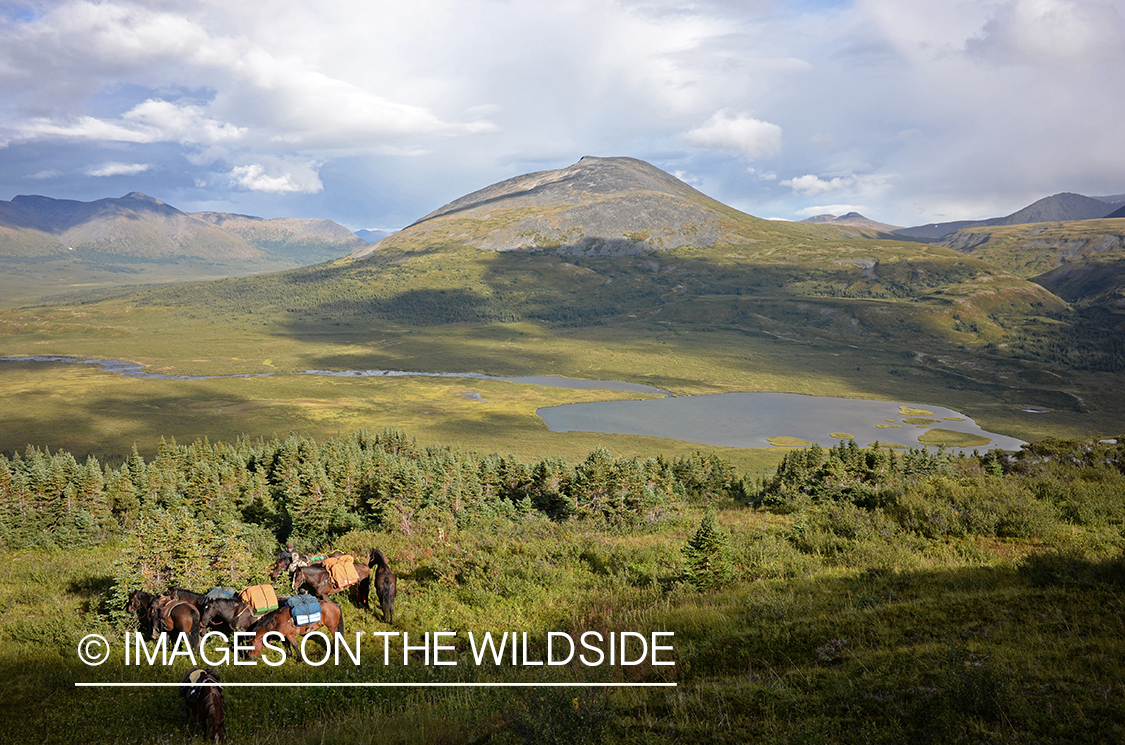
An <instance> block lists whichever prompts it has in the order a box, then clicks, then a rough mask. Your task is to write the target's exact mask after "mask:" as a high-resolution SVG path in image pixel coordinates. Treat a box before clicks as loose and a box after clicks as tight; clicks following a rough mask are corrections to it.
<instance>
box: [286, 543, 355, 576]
mask: <svg viewBox="0 0 1125 745" xmlns="http://www.w3.org/2000/svg"><path fill="white" fill-rule="evenodd" d="M343 555H344V552H343V551H333V552H332V553H330V554H327V555H325V556H324V557H323V558H321V559H319V560H317V561H314V562H311V563H310V562H306V563H305V564H302V566H314V567H317V566H323V565H324V559H329V558H332V557H335V556H343ZM296 557H297V552H296V551H294V550H293V549H291V548H287V549H285V550H284V551H282V552H281V554H280V555H279V556H278V557H277V563H276V564H274V565H273V570H272V571H270V581H271V582H273V581H275V580H276V579H277V578H278V577H280V576H281V573H282V572H284V571H285V570H286V569H288V568H289V565H290V564H292V563H293V559H294V558H296ZM306 558H307V557H306Z"/></svg>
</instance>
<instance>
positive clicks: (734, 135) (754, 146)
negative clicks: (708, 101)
mask: <svg viewBox="0 0 1125 745" xmlns="http://www.w3.org/2000/svg"><path fill="white" fill-rule="evenodd" d="M684 141H685V142H686V143H688V144H689V145H694V146H696V147H705V148H710V149H712V150H720V151H722V152H727V153H734V154H735V155H741V156H742V157H744V158H747V159H749V160H755V159H757V158H761V157H766V156H770V155H776V154H777V153H778V152H780V150H781V127H779V126H777V125H776V124H771V123H770V122H763V121H761V120H759V119H755V118H754V117H752V116H750V115H749V114H741V113H739V114H731V113H730V112H729V111H728V110H726V109H720V110H719V111H716V112H715V113H714V114H712V115H711V118H710V119H708V120H707V121H706V122H704V123H703V124H701V125H700V126H698V127H696V128H695V129H692V130H691V131H689V132H688V133H687V134H686V135H684Z"/></svg>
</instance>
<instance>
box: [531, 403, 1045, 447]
mask: <svg viewBox="0 0 1125 745" xmlns="http://www.w3.org/2000/svg"><path fill="white" fill-rule="evenodd" d="M538 413H539V416H540V417H542V418H543V421H544V422H546V423H547V428H548V429H550V430H551V431H552V432H573V431H578V432H602V433H613V434H624V435H651V436H653V437H667V438H670V439H673V440H683V441H686V442H697V443H699V444H701V445H716V446H724V447H737V448H765V447H770V445H771V444H784V443H785V441H784V440H782V441H780V442H778V441H776V440H775V442H774V443H771V442H770V441H769V440H770V439H773V438H796V439H798V440H804V441H806V442H815V443H818V444H820V445H835V444H837V443H838V442H839V441H840V440H841V439H848V438H854V439H855V441H856V442H857V443H858V444H860V445H867V444H870V443H872V442H875V441H879V442H882V443H895V444H899V445H906V446H909V447H918V446H919V445H921V443H920V442H919V440H918V438H919V436H921V435H923V434H925V433H926V432H927V431H929V430H932V429H938V428H940V429H944V430H953V431H956V432H962V433H965V434H966V435H975V436H977V437H979V438H981V439H987V440H988V442H987V443H982V444H980V445H976V446H975V448H974V447H973V446H970V447H965V448H953V447H951V448H949V449H950V450H952V451H957V452H960V451H965V452H971V451H972V450H973V449H979V450H980V451H981V452H985V451H986V450H989V449H991V448H1001V449H1004V450H1019V448H1020V446H1021V445H1023V444H1024V443H1023V441H1022V440H1017V439H1016V438H1014V437H1007V436H1005V435H998V434H996V433H994V432H985V431H984V430H983V429H981V428H980V426H979V425H978V424H977V423H976V422H974V421H973V420H972V419H969V418H968V417H966V416H965V415H964V414H961V413H959V412H956V411H954V410H952V409H947V408H945V407H944V406H932V405H929V404H912V403H905V402H901V401H872V400H869V399H859V398H829V397H824V396H802V395H798V394H795V393H720V394H716V395H711V396H684V397H681V398H656V399H648V400H645V401H599V402H596V403H585V404H568V405H565V406H550V407H545V408H542V409H539V412H538Z"/></svg>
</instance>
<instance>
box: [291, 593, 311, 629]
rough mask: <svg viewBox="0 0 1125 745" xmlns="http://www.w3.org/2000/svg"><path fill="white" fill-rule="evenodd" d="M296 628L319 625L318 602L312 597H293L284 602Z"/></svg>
mask: <svg viewBox="0 0 1125 745" xmlns="http://www.w3.org/2000/svg"><path fill="white" fill-rule="evenodd" d="M285 604H286V605H288V606H289V613H290V614H292V616H293V622H294V623H296V624H297V625H298V626H307V625H309V624H310V623H320V601H319V600H317V599H316V598H315V597H313V596H312V595H294V596H293V597H291V598H289V599H288V600H286V601H285Z"/></svg>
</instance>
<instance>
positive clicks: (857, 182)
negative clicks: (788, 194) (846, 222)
mask: <svg viewBox="0 0 1125 745" xmlns="http://www.w3.org/2000/svg"><path fill="white" fill-rule="evenodd" d="M890 180H891V179H890V177H888V176H885V175H881V174H869V175H864V176H855V175H851V176H833V177H832V178H829V179H822V178H820V177H819V176H814V175H813V174H811V173H809V174H805V175H804V176H798V177H797V178H790V179H785V180H784V181H781V182H779V183H780V185H781V186H788V187H789V188H790V189H792V190H793V191H794V192H796V193H798V194H801V195H804V196H806V197H813V196H816V195H817V194H824V193H826V192H830V191H849V192H855V193H867V194H870V193H876V192H879V191H882V190H884V189H885V188H886V187H887V186H888V185H889V182H890Z"/></svg>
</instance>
